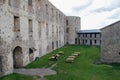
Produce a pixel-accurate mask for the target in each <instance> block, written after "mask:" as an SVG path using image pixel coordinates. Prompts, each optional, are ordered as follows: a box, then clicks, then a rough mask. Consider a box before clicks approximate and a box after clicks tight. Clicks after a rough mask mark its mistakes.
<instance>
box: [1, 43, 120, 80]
mask: <svg viewBox="0 0 120 80" xmlns="http://www.w3.org/2000/svg"><path fill="white" fill-rule="evenodd" d="M58 51H64V53H65V54H64V55H62V56H60V57H59V59H58V60H57V61H50V60H49V59H48V58H49V57H50V56H52V55H53V54H55V53H57V52H58ZM77 51H80V52H81V54H80V56H79V57H78V58H76V59H75V61H74V62H73V63H66V62H65V60H66V58H67V57H68V56H69V55H71V54H72V53H73V52H77ZM99 56H100V47H98V46H82V45H81V46H80V45H69V46H64V47H62V48H59V49H57V50H54V51H53V52H51V53H50V54H47V55H45V56H43V57H41V58H40V59H39V61H34V62H32V63H31V64H29V65H27V66H26V68H43V67H50V66H51V65H52V64H55V63H57V65H56V66H55V67H54V68H53V69H54V70H56V71H57V75H52V76H46V79H47V80H120V74H119V73H120V65H119V64H112V65H107V64H99V65H97V64H95V62H96V61H98V60H99ZM3 80H11V79H3ZM12 80H16V79H12ZM17 80H19V79H17ZM20 80H22V79H20ZM23 80H24V79H23ZM26 80H30V79H26Z"/></svg>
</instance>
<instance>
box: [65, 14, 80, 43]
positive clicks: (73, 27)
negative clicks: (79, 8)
mask: <svg viewBox="0 0 120 80" xmlns="http://www.w3.org/2000/svg"><path fill="white" fill-rule="evenodd" d="M80 28H81V26H80V18H79V17H75V16H67V17H66V29H65V30H66V37H65V41H66V43H67V44H75V39H76V38H77V34H76V33H77V32H78V31H79V30H80Z"/></svg>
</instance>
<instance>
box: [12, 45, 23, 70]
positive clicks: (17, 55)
mask: <svg viewBox="0 0 120 80" xmlns="http://www.w3.org/2000/svg"><path fill="white" fill-rule="evenodd" d="M22 55H23V52H22V48H21V47H19V46H17V47H15V49H14V50H13V66H14V68H20V67H22V66H23V56H22Z"/></svg>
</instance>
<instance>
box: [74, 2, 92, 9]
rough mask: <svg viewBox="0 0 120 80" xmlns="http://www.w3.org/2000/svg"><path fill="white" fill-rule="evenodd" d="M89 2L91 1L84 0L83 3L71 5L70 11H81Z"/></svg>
mask: <svg viewBox="0 0 120 80" xmlns="http://www.w3.org/2000/svg"><path fill="white" fill-rule="evenodd" d="M84 1H85V0H84ZM91 4H92V1H90V0H89V1H86V2H85V4H82V5H79V6H75V7H73V8H72V11H82V10H84V9H86V8H87V7H89V6H90V5H91Z"/></svg>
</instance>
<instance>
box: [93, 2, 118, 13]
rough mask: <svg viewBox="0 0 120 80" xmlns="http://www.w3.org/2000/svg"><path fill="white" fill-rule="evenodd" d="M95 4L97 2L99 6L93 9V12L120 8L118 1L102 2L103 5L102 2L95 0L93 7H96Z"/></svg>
mask: <svg viewBox="0 0 120 80" xmlns="http://www.w3.org/2000/svg"><path fill="white" fill-rule="evenodd" d="M96 2H99V3H100V5H99V6H98V8H96V9H93V10H92V11H93V12H104V11H112V10H114V9H116V8H119V7H120V0H104V1H103V2H104V3H103V2H102V1H101V2H100V0H96V1H95V4H93V5H95V6H97V5H96Z"/></svg>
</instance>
